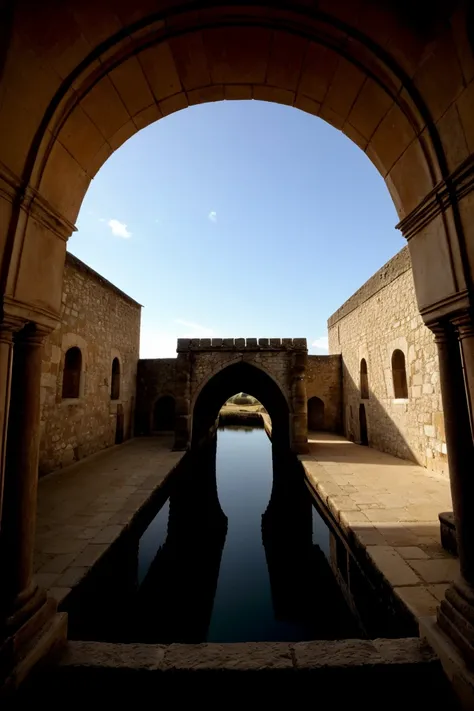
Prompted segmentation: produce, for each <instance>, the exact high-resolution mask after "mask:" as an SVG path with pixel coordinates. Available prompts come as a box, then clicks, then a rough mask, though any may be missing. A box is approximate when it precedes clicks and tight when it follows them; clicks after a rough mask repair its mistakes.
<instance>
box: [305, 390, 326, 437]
mask: <svg viewBox="0 0 474 711" xmlns="http://www.w3.org/2000/svg"><path fill="white" fill-rule="evenodd" d="M308 429H309V430H313V431H314V430H323V429H324V402H323V401H322V400H321V398H319V397H311V398H310V399H309V400H308Z"/></svg>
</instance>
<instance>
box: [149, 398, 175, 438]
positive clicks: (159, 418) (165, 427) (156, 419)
mask: <svg viewBox="0 0 474 711" xmlns="http://www.w3.org/2000/svg"><path fill="white" fill-rule="evenodd" d="M175 408H176V404H175V399H174V397H172V396H171V395H163V396H162V397H160V398H158V400H157V401H156V402H155V405H154V407H153V430H154V431H155V432H169V431H171V430H174V418H175Z"/></svg>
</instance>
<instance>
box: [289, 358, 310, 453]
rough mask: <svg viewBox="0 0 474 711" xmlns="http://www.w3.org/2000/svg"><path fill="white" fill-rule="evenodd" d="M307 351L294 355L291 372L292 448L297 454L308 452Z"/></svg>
mask: <svg viewBox="0 0 474 711" xmlns="http://www.w3.org/2000/svg"><path fill="white" fill-rule="evenodd" d="M307 360H308V354H307V353H306V351H304V352H299V353H298V352H297V353H295V354H294V359H293V367H292V371H291V397H292V404H293V417H292V433H291V434H292V438H291V439H292V441H291V448H292V450H293V451H294V452H296V453H297V454H304V453H305V452H307V451H308V404H307V398H306V380H305V373H306V363H307Z"/></svg>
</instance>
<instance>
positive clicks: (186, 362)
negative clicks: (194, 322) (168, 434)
mask: <svg viewBox="0 0 474 711" xmlns="http://www.w3.org/2000/svg"><path fill="white" fill-rule="evenodd" d="M176 383H177V393H176V410H175V437H174V449H175V450H176V451H178V452H182V451H185V450H186V449H187V448H188V446H189V444H190V438H191V432H190V420H191V417H190V407H191V354H190V353H178V359H177V364H176Z"/></svg>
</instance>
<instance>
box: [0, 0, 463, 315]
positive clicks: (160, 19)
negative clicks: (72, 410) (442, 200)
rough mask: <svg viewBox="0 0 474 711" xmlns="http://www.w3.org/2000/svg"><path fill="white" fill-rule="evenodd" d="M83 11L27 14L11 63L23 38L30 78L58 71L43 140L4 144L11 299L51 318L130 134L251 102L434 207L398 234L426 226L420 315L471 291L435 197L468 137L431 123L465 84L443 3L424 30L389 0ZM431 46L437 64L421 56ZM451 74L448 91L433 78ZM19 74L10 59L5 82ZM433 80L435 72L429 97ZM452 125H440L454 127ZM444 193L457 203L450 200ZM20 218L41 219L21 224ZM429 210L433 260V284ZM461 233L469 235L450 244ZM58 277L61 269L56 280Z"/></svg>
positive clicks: (401, 202)
mask: <svg viewBox="0 0 474 711" xmlns="http://www.w3.org/2000/svg"><path fill="white" fill-rule="evenodd" d="M80 5H81V3H79V2H78V1H77V2H76V1H75V0H71V2H69V3H68V6H67V8H65V9H64V10H63V11H60V10H59V11H58V12H57V13H55V15H54V16H55V23H54V27H51V26H50V25H49V24H48V27H46V26H45V24H44V22H45V20H44V16H45V15H47V14H48V13H42V12H39V11H38V12H36V11H35V10H34V9H33V8H29V10H28V12H26V13H23V14H22V15H20V16H19V20H18V23H19V29H18V37H17V36H16V35H15V40H16V41H15V42H13V45H12V50H11V54H12V58H13V60H14V59H15V56H16V55H15V51H18V52H19V53H20V55H21V50H22V48H23V47H24V45H25V44H26V46H28V47H30V46H32V47H34V51H36V52H38V54H39V55H40V56H41V57H42V59H43V62H42V63H40V65H39V67H38V68H35V71H37V72H41V70H42V68H43V65H47V66H49V63H52V64H53V66H54V74H53V76H49V75H48V81H46V78H45V77H44V76H43V74H44V71H43V74H42V75H41V78H42V82H41V84H40V86H41V87H42V91H41V101H38V97H37V96H35V101H34V102H33V105H32V106H29V105H28V110H29V111H30V110H31V112H32V113H31V118H30V119H29V123H31V124H33V123H34V124H35V126H34V127H35V130H33V129H32V128H31V127H30V125H29V124H28V128H29V129H31V130H29V131H27V130H26V128H25V131H24V132H23V133H24V135H22V140H21V141H20V144H21V145H18V144H17V143H16V142H15V143H14V145H10V146H8V147H7V149H6V153H7V157H8V158H9V160H8V161H7V163H9V165H8V167H9V168H10V169H11V170H13V173H12V174H10V173H9V174H8V176H7V180H9V181H10V183H11V187H13V188H14V189H15V188H18V187H19V186H21V191H20V192H21V197H20V198H19V202H20V203H21V206H20V204H18V205H17V206H16V208H18V209H13V210H12V215H11V220H10V228H9V233H8V234H9V239H8V241H7V245H6V250H5V256H6V257H7V261H8V262H9V264H8V266H7V267H6V269H5V270H4V271H3V275H4V277H5V280H6V284H5V286H6V287H7V288H6V291H7V293H8V295H11V296H12V297H13V298H14V299H15V300H19V301H21V302H26V303H34V304H35V305H37V306H40V304H41V306H42V307H43V308H44V307H45V306H46V308H47V310H48V311H49V312H51V313H52V315H53V317H54V315H56V313H57V311H58V305H59V296H60V284H61V258H62V256H63V254H64V249H65V243H64V238H67V236H68V235H69V234H70V233H71V231H72V230H73V229H74V227H73V224H74V221H75V219H76V217H77V213H78V210H79V208H80V205H81V202H82V200H83V197H84V195H85V192H86V191H87V187H88V185H89V182H90V180H91V179H92V177H93V176H94V175H95V173H96V172H97V170H98V169H99V168H100V166H101V165H102V164H103V163H104V162H105V161H106V160H107V158H108V157H109V156H110V154H111V153H112V152H113V151H114V150H116V149H117V148H118V147H119V146H120V145H121V144H122V143H123V142H124V141H125V140H127V139H128V138H129V137H130V136H131V135H133V134H134V133H135V132H136V131H138V130H140V129H141V128H143V127H144V126H146V125H148V124H149V123H151V122H153V121H155V120H158V119H159V118H161V117H162V116H166V115H169V114H170V113H172V112H173V111H177V110H180V109H183V108H186V107H187V106H191V105H193V104H196V103H201V102H204V101H215V100H222V99H252V98H254V99H263V100H268V101H276V102H279V103H284V104H290V105H293V106H295V107H297V108H300V109H302V110H305V111H308V112H310V113H313V114H314V115H317V116H320V117H321V118H323V119H324V120H327V121H329V122H330V123H332V124H333V125H334V126H335V127H336V128H338V129H340V130H342V131H343V132H344V133H346V135H347V136H348V137H349V138H350V139H351V140H352V141H354V142H355V143H356V144H357V145H359V146H360V147H361V149H362V150H364V151H365V153H366V154H367V156H368V157H369V158H370V160H372V162H373V163H374V164H375V165H376V167H377V169H378V170H379V171H380V172H381V174H382V176H383V177H384V178H385V180H386V184H387V187H388V189H389V191H390V193H391V195H392V198H393V200H394V202H395V205H396V207H397V210H398V213H399V215H400V218H402V220H406V219H407V218H408V216H409V215H410V214H411V213H412V212H413V211H414V210H415V209H416V208H418V206H420V205H421V204H422V202H423V200H424V199H428V202H429V205H422V209H421V212H420V214H418V215H417V216H416V219H415V220H414V219H413V216H412V218H411V219H410V220H409V222H408V224H406V225H404V226H405V227H406V231H407V233H410V232H413V230H414V229H415V228H416V230H417V231H418V228H420V226H421V227H422V228H423V230H422V231H424V234H423V235H422V237H421V238H420V239H419V240H417V241H416V242H415V241H414V240H412V242H411V243H410V248H411V252H412V256H414V257H415V259H414V277H415V285H416V289H417V296H418V301H419V305H420V307H421V308H422V309H425V308H428V307H430V306H431V305H432V304H433V303H437V302H439V301H440V300H443V299H445V298H446V297H448V296H449V297H453V295H454V294H457V293H458V292H460V291H463V290H464V289H465V288H466V286H467V283H466V279H467V278H470V275H468V273H467V271H466V269H465V268H464V267H463V263H462V259H461V257H462V255H463V253H464V254H466V256H467V253H466V247H465V245H464V236H463V233H462V229H461V221H460V219H459V217H460V216H459V215H458V214H457V212H456V210H455V212H456V214H453V216H452V219H451V220H447V219H444V218H441V217H440V216H439V215H434V214H433V213H434V212H440V210H439V204H438V203H439V200H438V199H437V197H436V196H435V195H433V194H432V191H433V190H434V189H438V188H442V186H441V185H440V182H441V181H442V180H443V179H446V178H447V176H448V175H449V173H450V170H452V169H453V168H455V167H458V166H459V165H460V164H461V163H462V161H463V160H465V159H467V158H468V156H469V148H468V146H467V143H466V140H465V139H463V140H461V137H460V136H458V137H457V138H458V139H459V140H457V141H456V142H455V150H453V137H452V136H450V137H446V141H443V131H442V128H443V126H441V125H438V123H439V121H440V120H441V118H442V117H444V116H445V111H446V109H447V108H448V107H449V106H450V104H451V103H452V102H453V100H454V99H456V98H457V97H458V95H459V94H460V93H461V90H462V88H463V86H464V84H465V82H466V80H465V73H464V74H463V70H464V67H461V62H460V60H459V59H458V58H457V55H456V49H455V47H456V42H458V41H459V38H457V37H455V36H454V35H455V32H454V29H453V31H452V32H451V33H448V34H447V35H446V33H444V34H443V28H444V27H445V23H446V16H447V14H449V13H447V12H446V9H445V8H443V7H441V6H442V5H443V4H442V3H438V5H437V7H436V8H435V10H433V9H432V8H431V9H430V17H429V20H428V18H427V17H424V16H423V17H421V16H420V13H419V12H417V11H416V10H410V9H408V8H407V7H406V6H404V8H403V9H402V10H397V8H396V6H395V5H392V3H387V4H386V6H384V7H383V8H379V9H378V10H377V11H376V10H375V8H374V6H373V3H371V2H369V1H368V0H365V1H362V0H361V2H360V3H358V5H357V8H355V7H348V6H347V4H346V3H344V5H343V7H344V9H342V8H340V7H339V6H337V7H334V4H329V3H328V4H327V6H326V3H323V5H321V3H320V4H319V7H318V9H317V10H316V9H313V8H308V7H302V6H301V5H297V4H288V5H287V6H285V7H280V6H278V7H272V6H269V5H262V6H258V5H257V6H256V5H247V4H245V3H244V4H239V5H237V6H232V7H226V6H219V5H212V6H207V5H201V6H200V12H196V11H195V10H194V9H193V10H190V9H189V8H188V7H187V6H183V7H180V6H179V5H174V6H173V7H172V8H170V7H168V6H166V5H163V6H162V8H161V10H157V11H155V12H153V13H152V14H149V13H148V12H147V10H148V9H149V4H148V2H146V1H145V0H143V1H142V3H138V7H136V8H134V11H133V12H129V11H128V10H127V9H125V6H124V4H123V3H120V4H119V5H118V6H116V3H115V2H113V0H110V1H109V2H108V3H106V4H105V5H104V6H101V8H100V9H99V8H97V7H95V6H94V7H93V6H92V5H91V6H87V9H86V10H85V9H84V8H82V7H80ZM374 25H376V27H374ZM421 27H422V28H423V32H421V31H420V28H421ZM65 29H67V33H66V36H67V37H68V41H66V39H65V37H63V36H62V35H63V34H64V32H65ZM43 31H44V32H45V35H46V37H47V38H48V40H55V41H56V42H57V43H58V48H57V51H58V52H59V54H60V56H59V57H54V56H50V55H48V54H46V56H44V53H45V47H44V40H43V43H42V42H39V41H38V37H39V35H41V33H42V32H43ZM458 34H459V32H458ZM445 35H446V36H445ZM384 40H386V41H384ZM74 42H76V43H75V44H74ZM428 42H431V44H430V45H429V47H430V52H431V54H430V61H428V62H426V61H424V62H422V59H424V56H423V52H424V51H425V48H426V45H427V43H428ZM466 42H467V40H466ZM71 43H72V48H71ZM66 44H67V47H66ZM438 45H439V47H438ZM433 47H434V48H435V49H434V50H433V49H432V48H433ZM66 48H67V49H68V51H66ZM50 51H52V50H50ZM61 52H62V53H61ZM53 55H54V51H53ZM464 55H466V52H464ZM468 60H469V58H467V59H466V60H465V61H466V62H467V63H468ZM13 63H14V62H13ZM427 66H428V69H427ZM446 66H449V70H450V81H449V90H448V87H446V86H444V85H442V84H441V83H440V82H439V77H437V76H436V74H437V72H440V71H441V69H443V70H444V72H445V71H446ZM10 68H11V64H10V63H9V62H8V57H7V61H6V63H5V74H6V80H5V81H6V82H7V86H8V80H9V77H10V73H9V70H10ZM468 70H469V65H468V67H467V71H468ZM444 72H443V73H444ZM427 73H428V74H429V75H430V76H432V77H435V76H436V81H437V82H438V85H437V86H436V88H433V85H432V83H430V82H431V80H429V79H428V78H427V77H426V76H425V75H426V74H427ZM13 78H14V79H15V80H16V84H15V86H17V89H18V92H20V91H21V89H22V88H25V93H26V96H25V97H24V99H23V103H24V104H29V102H30V93H31V91H30V92H27V91H26V87H24V86H23V85H22V84H21V83H20V84H19V83H18V81H19V77H18V76H15V75H14V74H13V76H12V79H13ZM34 83H35V82H34V74H33V77H32V79H31V84H32V85H34ZM433 94H439V96H433ZM8 98H9V94H8V92H7V93H6V100H5V101H4V106H3V108H4V113H5V112H6V113H5V118H4V121H3V126H4V127H5V123H6V126H9V125H10V124H9V121H10V118H11V115H10V113H9V111H10V109H9V108H8ZM14 108H15V107H14V106H13V107H12V109H14ZM461 108H462V106H461ZM459 110H460V108H459V107H458V111H459ZM455 118H456V117H455ZM453 121H454V119H453ZM453 121H448V120H447V119H445V123H446V122H447V123H448V124H449V130H451V129H453V128H454V123H453ZM458 124H459V120H458V121H457V123H456V128H460V130H461V133H462V127H460V126H458ZM0 126H2V117H1V116H0ZM4 135H8V132H6V133H5V134H4ZM444 143H445V144H446V145H444ZM5 175H6V173H5ZM15 181H16V182H15ZM448 193H449V189H448ZM446 199H447V201H448V202H450V201H451V200H450V195H448V196H447V197H446ZM455 202H456V201H454V203H455ZM21 208H26V210H27V211H28V212H30V213H31V212H33V213H34V215H35V218H34V219H28V218H27V219H25V214H24V210H22V209H21ZM427 213H428V214H429V217H430V225H431V226H432V228H431V227H430V229H429V238H430V250H431V252H432V256H433V255H435V256H436V259H433V258H432V259H431V263H430V264H429V269H428V271H429V272H430V273H429V274H428V277H427V268H426V264H427V262H426V259H425V258H424V257H426V255H425V254H424V252H425V250H426V244H425V243H426V239H427V236H428V235H427V234H426V224H425V223H426V218H427ZM438 218H439V219H438ZM456 218H457V219H456ZM414 222H415V225H414ZM420 222H421V223H422V224H421V225H420ZM434 223H436V224H434ZM453 230H454V232H453ZM454 233H457V234H458V237H459V238H460V242H459V244H456V245H453V244H452V241H453V240H452V239H451V237H453V238H454ZM53 234H54V235H55V237H53ZM57 237H60V238H61V237H62V238H63V240H62V244H61V239H60V240H59V242H58V240H57ZM454 241H456V240H454ZM458 241H459V240H458ZM412 244H413V246H412ZM420 252H423V255H422V254H421V253H420ZM46 255H48V256H49V257H50V259H49V265H48V266H46V267H45V268H44V269H43V272H42V273H40V274H38V279H37V280H36V281H35V283H31V279H28V274H27V273H28V271H29V268H30V266H31V264H32V262H33V261H35V262H36V263H37V262H38V261H40V262H44V261H46V260H45V257H46ZM10 257H12V258H13V259H10ZM52 271H55V272H57V271H59V274H56V275H55V279H51V272H52ZM435 272H436V274H435V275H434V276H433V274H434V273H435ZM440 272H442V274H440Z"/></svg>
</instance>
